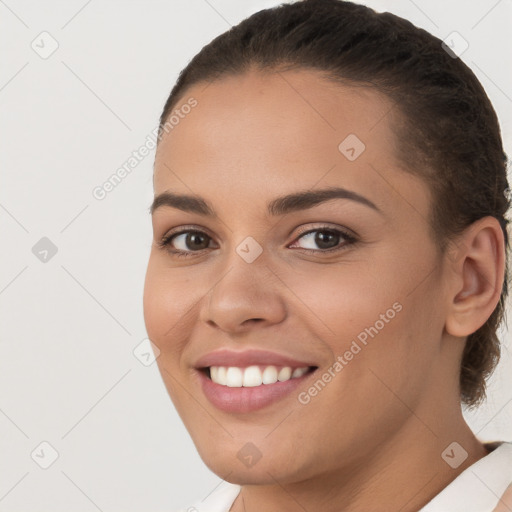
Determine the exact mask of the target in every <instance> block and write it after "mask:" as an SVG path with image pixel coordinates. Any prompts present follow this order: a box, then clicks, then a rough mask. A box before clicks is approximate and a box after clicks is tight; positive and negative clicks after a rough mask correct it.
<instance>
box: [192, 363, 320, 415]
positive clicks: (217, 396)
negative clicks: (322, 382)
mask: <svg viewBox="0 0 512 512" xmlns="http://www.w3.org/2000/svg"><path fill="white" fill-rule="evenodd" d="M198 373H199V378H200V381H201V387H202V389H203V392H204V394H205V395H206V398H208V400H209V401H210V402H211V403H212V404H213V405H214V406H215V407H217V408H218V409H220V410H222V411H224V412H232V413H234V412H237V413H243V412H252V411H257V410H259V409H263V408H264V407H267V406H268V405H270V404H273V403H275V402H277V401H279V400H281V399H282V398H284V397H285V396H287V395H290V394H291V393H292V392H293V391H294V390H295V389H296V388H297V387H299V386H300V385H301V384H303V383H304V381H305V380H306V379H307V378H308V377H310V376H311V375H312V374H313V373H314V372H308V373H306V374H305V375H303V376H302V377H296V378H294V379H290V380H287V381H284V382H276V383H274V384H262V385H261V386H254V387H248V388H244V387H241V388H230V387H229V386H223V385H221V384H216V383H215V382H213V381H212V380H211V379H210V378H209V377H208V376H207V375H205V374H204V373H203V372H202V371H198Z"/></svg>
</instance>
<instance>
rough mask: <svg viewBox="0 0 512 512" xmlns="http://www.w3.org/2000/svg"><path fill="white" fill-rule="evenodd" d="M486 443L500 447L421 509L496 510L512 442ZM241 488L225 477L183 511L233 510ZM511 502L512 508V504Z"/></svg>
mask: <svg viewBox="0 0 512 512" xmlns="http://www.w3.org/2000/svg"><path fill="white" fill-rule="evenodd" d="M486 444H488V445H491V446H492V445H497V447H496V448H495V449H494V450H493V451H492V452H491V453H489V454H488V455H486V456H485V457H483V458H482V459H480V460H479V461H477V462H475V463H474V464H472V465H471V466H469V467H468V468H467V469H465V470H464V471H463V472H462V473H461V474H460V475H459V476H458V477H457V478H456V479H455V480H453V482H451V483H450V484H449V485H448V486H446V487H445V488H444V489H443V490H442V491H441V492H440V493H439V494H438V495H437V496H436V497H435V498H433V499H432V500H431V501H429V502H428V503H427V504H426V505H425V506H424V507H423V508H422V509H421V510H419V511H418V512H493V510H494V509H495V507H496V506H497V505H498V502H499V501H500V498H501V497H502V496H503V494H504V493H505V490H506V489H507V487H508V486H509V485H510V484H512V442H497V443H486ZM240 490H241V486H240V485H235V484H231V483H229V482H226V481H224V480H223V481H222V482H221V484H220V485H219V487H217V489H216V490H215V491H214V492H212V493H211V494H210V495H209V496H208V497H207V498H205V499H204V500H202V501H198V502H196V503H195V504H194V505H193V506H191V507H188V508H186V509H182V510H180V511H179V512H229V509H230V508H231V506H232V505H233V503H234V501H235V499H236V497H237V496H238V494H239V493H240ZM507 505H508V506H509V507H510V510H512V504H509V503H507ZM504 510H507V508H506V507H505V508H504Z"/></svg>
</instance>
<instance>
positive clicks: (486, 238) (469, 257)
mask: <svg viewBox="0 0 512 512" xmlns="http://www.w3.org/2000/svg"><path fill="white" fill-rule="evenodd" d="M445 260H446V263H447V264H448V268H449V273H450V280H449V282H450V289H449V292H450V296H449V300H450V307H449V312H448V315H447V318H446V331H447V332H448V333H449V334H451V335H453V336H458V337H464V336H469V335H470V334H473V333H474V332H475V331H477V330H478V329H479V328H480V327H481V326H482V325H484V324H485V322H486V321H487V319H488V318H489V317H490V316H491V314H492V312H493V311H494V309H495V307H496V305H497V304H498V302H499V300H500V296H501V290H502V287H503V280H504V278H505V276H504V272H505V240H504V236H503V231H502V229H501V226H500V224H499V222H498V219H496V218H494V217H484V218H482V219H479V220H478V221H476V222H474V223H473V224H471V226H469V227H468V228H467V229H466V231H465V232H464V233H463V235H461V236H460V237H459V238H458V239H457V241H456V243H454V245H453V247H452V249H451V250H449V251H447V253H446V255H445Z"/></svg>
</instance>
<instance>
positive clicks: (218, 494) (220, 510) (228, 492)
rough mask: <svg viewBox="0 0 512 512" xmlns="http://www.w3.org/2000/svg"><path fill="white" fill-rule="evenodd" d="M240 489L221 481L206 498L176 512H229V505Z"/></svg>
mask: <svg viewBox="0 0 512 512" xmlns="http://www.w3.org/2000/svg"><path fill="white" fill-rule="evenodd" d="M240 489H241V487H240V486H239V485H235V484H231V483H229V482H226V481H225V480H222V481H221V483H220V484H219V485H218V486H217V487H216V488H215V490H214V491H213V492H211V493H210V494H209V495H208V496H206V497H205V498H203V499H201V500H197V501H196V502H195V503H194V504H192V505H191V506H190V507H187V508H183V509H181V510H178V511H176V512H229V509H230V508H231V505H233V502H234V501H235V499H236V497H237V496H238V494H239V493H240Z"/></svg>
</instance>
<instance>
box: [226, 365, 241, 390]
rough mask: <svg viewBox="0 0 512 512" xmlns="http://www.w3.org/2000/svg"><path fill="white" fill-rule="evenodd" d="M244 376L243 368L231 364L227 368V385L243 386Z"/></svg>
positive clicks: (233, 386) (232, 386) (231, 386)
mask: <svg viewBox="0 0 512 512" xmlns="http://www.w3.org/2000/svg"><path fill="white" fill-rule="evenodd" d="M243 378H244V376H243V373H242V370H241V369H240V368H237V367H236V366H230V367H229V368H228V369H227V370H226V386H228V387H230V388H241V387H242V382H243Z"/></svg>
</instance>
